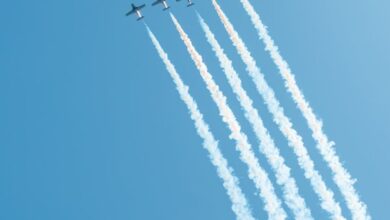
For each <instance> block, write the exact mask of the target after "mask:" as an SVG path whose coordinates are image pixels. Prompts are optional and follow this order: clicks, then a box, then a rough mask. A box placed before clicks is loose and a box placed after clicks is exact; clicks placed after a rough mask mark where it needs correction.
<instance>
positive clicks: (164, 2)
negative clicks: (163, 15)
mask: <svg viewBox="0 0 390 220" xmlns="http://www.w3.org/2000/svg"><path fill="white" fill-rule="evenodd" d="M162 3H163V5H164V9H168V8H169V6H168V3H167V1H163V2H162Z"/></svg>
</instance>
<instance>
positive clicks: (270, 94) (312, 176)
mask: <svg viewBox="0 0 390 220" xmlns="http://www.w3.org/2000/svg"><path fill="white" fill-rule="evenodd" d="M213 5H214V7H215V10H216V11H217V14H218V16H219V18H220V20H221V21H222V23H223V25H224V27H225V29H226V31H227V32H228V34H229V36H230V39H231V40H232V42H233V44H234V46H235V47H236V49H237V52H238V53H239V54H240V56H241V59H242V60H243V62H244V63H245V64H246V66H247V71H248V73H249V75H250V76H251V78H252V80H253V81H254V83H255V85H256V88H257V90H258V92H259V93H260V94H261V95H262V97H263V99H264V101H265V104H266V105H267V107H268V110H269V111H270V112H271V114H272V115H273V120H274V122H275V123H276V124H277V125H278V126H279V129H280V130H281V132H282V133H283V135H284V136H285V137H286V138H287V140H288V144H289V146H290V147H292V148H293V150H294V153H295V154H296V155H297V157H298V163H299V165H300V167H301V168H302V169H303V170H304V173H305V177H306V178H307V179H309V180H310V183H311V185H312V187H313V189H314V191H315V192H316V194H317V195H318V197H319V198H320V201H321V207H322V208H323V209H324V210H326V211H327V212H329V213H330V214H331V216H332V218H333V219H345V218H344V217H343V216H342V213H341V208H340V206H339V204H338V203H337V202H336V201H335V200H334V198H333V192H332V191H331V190H330V189H328V188H327V186H326V184H325V182H324V181H323V179H322V177H321V175H320V174H319V173H318V171H317V170H316V169H315V168H314V162H313V160H312V159H311V158H310V156H309V154H308V152H307V149H306V148H305V146H304V144H303V141H302V137H301V136H300V135H299V134H298V133H297V131H296V130H294V129H293V127H292V123H291V122H290V120H289V119H288V118H287V116H286V115H285V114H284V110H283V108H282V107H281V106H280V103H279V101H278V100H277V99H276V97H275V93H274V91H273V90H272V88H271V87H270V86H269V85H268V84H267V82H266V81H265V79H264V75H263V74H262V73H261V71H260V68H259V67H258V66H257V64H256V61H255V60H254V59H253V57H252V55H251V54H250V52H249V51H248V49H247V47H246V46H245V44H244V42H243V41H242V39H241V38H240V36H239V35H238V33H237V32H236V30H235V29H234V27H233V25H232V24H231V23H230V21H229V20H228V18H227V17H226V15H225V13H224V12H223V11H222V9H221V7H220V6H219V5H218V3H217V2H216V1H215V0H213Z"/></svg>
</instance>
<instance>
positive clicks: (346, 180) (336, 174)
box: [241, 0, 371, 220]
mask: <svg viewBox="0 0 390 220" xmlns="http://www.w3.org/2000/svg"><path fill="white" fill-rule="evenodd" d="M241 3H242V4H243V6H244V8H245V10H246V12H247V13H248V15H249V16H250V18H251V20H252V23H253V25H254V26H255V28H256V29H257V32H258V34H259V37H260V39H262V40H263V42H264V44H265V46H266V47H265V49H266V50H267V51H268V52H269V53H270V56H271V58H272V60H273V61H274V63H275V64H276V66H277V67H278V68H279V72H280V74H281V75H282V77H283V79H284V81H285V86H286V88H287V90H288V91H289V92H290V94H291V95H292V98H293V100H294V101H295V103H296V104H297V106H298V108H299V109H300V111H301V112H302V114H303V116H304V117H305V119H306V121H307V124H308V125H309V127H310V129H311V131H312V136H313V138H314V139H315V140H316V142H317V149H318V150H319V152H320V153H321V155H322V156H323V158H324V159H325V161H326V162H327V163H328V166H329V167H330V168H331V170H332V172H333V180H334V181H335V183H336V184H337V186H338V187H339V189H340V191H341V193H342V194H343V196H344V198H345V199H346V202H347V206H348V208H349V209H350V210H351V212H352V217H353V219H356V220H358V219H359V220H361V219H371V217H370V215H369V214H368V213H367V206H366V204H364V203H363V202H362V201H361V200H360V198H359V195H358V193H357V192H356V190H355V188H354V186H353V184H354V182H355V181H354V180H353V179H352V177H351V175H350V174H349V173H348V171H347V170H346V169H345V168H344V167H343V164H342V163H341V162H340V159H339V157H338V156H337V154H336V151H335V149H334V147H333V146H334V142H332V141H329V139H328V137H327V135H326V134H325V133H324V131H323V130H322V122H321V121H320V120H319V119H318V118H317V117H316V115H315V114H314V111H313V109H312V108H311V107H310V105H309V103H308V102H307V101H306V100H305V97H304V95H303V93H302V91H301V90H300V89H299V87H298V85H297V83H296V81H295V76H294V75H293V73H292V72H291V69H290V68H289V66H288V63H287V62H286V61H285V60H284V59H283V57H282V56H281V54H280V52H279V50H278V47H277V46H276V45H275V43H274V41H273V40H272V38H271V36H270V35H269V34H268V31H267V27H266V26H265V25H264V24H263V22H262V21H261V19H260V16H259V15H258V14H257V13H256V11H255V10H254V8H253V6H252V5H251V4H250V3H249V1H248V0H241Z"/></svg>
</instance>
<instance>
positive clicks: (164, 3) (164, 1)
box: [152, 0, 170, 11]
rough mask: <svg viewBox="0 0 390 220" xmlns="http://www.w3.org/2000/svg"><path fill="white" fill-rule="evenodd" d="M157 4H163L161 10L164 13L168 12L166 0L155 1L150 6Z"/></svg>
mask: <svg viewBox="0 0 390 220" xmlns="http://www.w3.org/2000/svg"><path fill="white" fill-rule="evenodd" d="M158 4H163V6H164V9H163V10H164V11H165V10H168V9H169V8H170V7H169V5H168V3H167V1H166V0H156V1H155V2H153V3H152V6H155V5H158Z"/></svg>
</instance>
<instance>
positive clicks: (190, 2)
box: [176, 0, 195, 7]
mask: <svg viewBox="0 0 390 220" xmlns="http://www.w3.org/2000/svg"><path fill="white" fill-rule="evenodd" d="M176 1H177V2H180V1H181V0H176ZM187 2H188V4H187V7H191V6H193V5H194V4H195V3H193V2H192V0H187Z"/></svg>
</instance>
